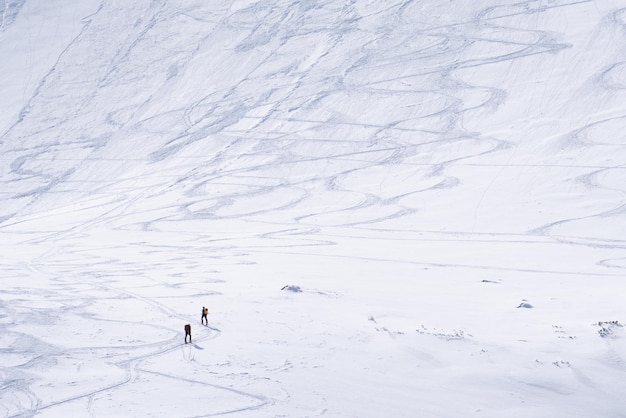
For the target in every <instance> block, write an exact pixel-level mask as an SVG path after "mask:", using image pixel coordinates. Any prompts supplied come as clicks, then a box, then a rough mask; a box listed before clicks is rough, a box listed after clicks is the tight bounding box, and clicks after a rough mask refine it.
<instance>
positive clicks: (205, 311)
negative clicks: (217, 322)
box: [200, 306, 209, 326]
mask: <svg viewBox="0 0 626 418" xmlns="http://www.w3.org/2000/svg"><path fill="white" fill-rule="evenodd" d="M208 314H209V310H208V309H207V308H205V307H204V306H203V307H202V318H200V322H202V325H206V326H208V325H209V320H208V319H207V317H206V316H207V315H208Z"/></svg>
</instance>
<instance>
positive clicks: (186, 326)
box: [185, 324, 191, 344]
mask: <svg viewBox="0 0 626 418" xmlns="http://www.w3.org/2000/svg"><path fill="white" fill-rule="evenodd" d="M187 336H189V343H191V325H189V324H187V325H185V344H187Z"/></svg>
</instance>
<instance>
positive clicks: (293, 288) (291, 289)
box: [280, 284, 302, 293]
mask: <svg viewBox="0 0 626 418" xmlns="http://www.w3.org/2000/svg"><path fill="white" fill-rule="evenodd" d="M280 290H285V291H287V292H294V293H300V292H302V288H300V286H294V285H292V284H288V285H286V286H283V287H282V289H280Z"/></svg>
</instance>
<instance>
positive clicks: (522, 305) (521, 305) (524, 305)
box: [517, 299, 534, 309]
mask: <svg viewBox="0 0 626 418" xmlns="http://www.w3.org/2000/svg"><path fill="white" fill-rule="evenodd" d="M517 307H518V308H525V309H532V308H534V306H533V305H531V304H530V303H528V302H527V301H526V299H522V303H520V304H519V305H518V306H517Z"/></svg>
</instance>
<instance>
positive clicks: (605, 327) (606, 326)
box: [598, 321, 624, 338]
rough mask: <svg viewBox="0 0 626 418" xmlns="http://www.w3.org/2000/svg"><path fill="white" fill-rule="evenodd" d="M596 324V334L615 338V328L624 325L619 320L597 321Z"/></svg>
mask: <svg viewBox="0 0 626 418" xmlns="http://www.w3.org/2000/svg"><path fill="white" fill-rule="evenodd" d="M598 326H599V327H600V329H599V330H598V334H599V335H600V337H602V338H615V331H616V329H618V328H623V327H624V326H623V325H622V324H620V323H619V321H599V322H598Z"/></svg>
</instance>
